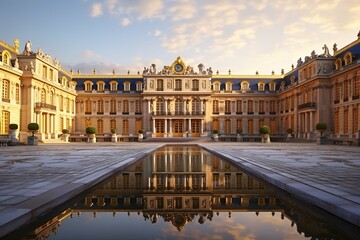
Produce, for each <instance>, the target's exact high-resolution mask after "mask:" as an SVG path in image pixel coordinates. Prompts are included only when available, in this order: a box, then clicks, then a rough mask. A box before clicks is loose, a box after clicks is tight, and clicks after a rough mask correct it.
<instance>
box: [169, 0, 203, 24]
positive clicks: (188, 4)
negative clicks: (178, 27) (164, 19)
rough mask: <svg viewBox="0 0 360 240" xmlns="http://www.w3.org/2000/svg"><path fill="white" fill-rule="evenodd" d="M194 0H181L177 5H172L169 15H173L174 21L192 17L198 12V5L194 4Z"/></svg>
mask: <svg viewBox="0 0 360 240" xmlns="http://www.w3.org/2000/svg"><path fill="white" fill-rule="evenodd" d="M193 3H194V1H188V0H185V1H179V2H178V4H177V5H175V6H173V7H171V8H170V9H169V11H168V15H169V16H171V19H172V20H173V21H180V20H184V19H191V18H193V17H194V16H195V14H196V13H197V9H196V6H195V5H193Z"/></svg>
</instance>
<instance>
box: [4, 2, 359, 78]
mask: <svg viewBox="0 0 360 240" xmlns="http://www.w3.org/2000/svg"><path fill="white" fill-rule="evenodd" d="M1 9H2V21H1V23H0V25H1V33H0V40H3V41H5V42H7V43H11V44H12V42H13V40H14V39H15V38H19V40H20V44H21V49H20V50H21V51H22V50H23V48H24V44H25V42H26V41H27V40H30V41H31V42H32V50H34V51H37V50H38V48H41V49H42V50H43V51H44V52H45V53H47V54H50V55H51V56H52V57H53V58H57V59H58V60H60V62H61V64H62V66H63V68H64V69H66V70H70V69H73V70H74V71H77V70H78V69H80V71H81V72H82V73H92V70H93V69H94V68H96V70H97V72H98V73H111V72H112V69H115V71H116V73H118V74H125V73H126V72H127V70H130V72H131V73H135V72H137V71H140V72H142V70H143V68H144V67H149V66H150V65H151V64H152V63H155V64H157V66H158V68H161V67H162V66H164V65H170V64H171V63H172V62H173V61H174V60H175V59H176V57H177V56H181V57H182V58H183V60H184V62H185V63H186V64H188V65H191V66H193V67H195V68H196V66H197V65H198V64H199V63H203V64H204V65H205V67H212V69H213V70H214V71H217V70H218V71H219V72H220V74H227V72H228V70H229V69H231V72H232V74H255V72H256V71H257V70H258V71H259V73H260V74H271V71H272V70H274V71H275V73H276V74H280V71H281V69H284V70H285V72H287V71H290V69H291V64H294V65H296V62H297V59H299V58H300V57H302V59H304V57H305V56H307V55H310V53H311V51H312V50H315V51H316V53H317V54H320V53H323V50H322V49H321V48H322V46H323V45H324V44H327V46H328V47H329V49H330V53H332V46H333V44H334V43H337V45H338V48H342V47H344V46H345V45H347V44H348V43H350V42H352V41H354V40H356V39H357V36H356V35H357V33H358V32H359V30H360V17H359V12H360V2H359V1H358V0H327V1H323V0H303V1H297V0H252V1H246V0H221V1H219V0H217V1H215V0H31V1H22V0H1ZM5 19H6V21H5Z"/></svg>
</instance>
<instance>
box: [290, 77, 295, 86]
mask: <svg viewBox="0 0 360 240" xmlns="http://www.w3.org/2000/svg"><path fill="white" fill-rule="evenodd" d="M294 83H295V76H291V77H290V84H291V85H294Z"/></svg>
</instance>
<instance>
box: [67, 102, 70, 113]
mask: <svg viewBox="0 0 360 240" xmlns="http://www.w3.org/2000/svg"><path fill="white" fill-rule="evenodd" d="M66 112H68V113H69V112H70V98H66Z"/></svg>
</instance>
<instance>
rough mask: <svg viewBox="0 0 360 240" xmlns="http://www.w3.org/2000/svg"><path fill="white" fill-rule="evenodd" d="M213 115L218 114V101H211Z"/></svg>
mask: <svg viewBox="0 0 360 240" xmlns="http://www.w3.org/2000/svg"><path fill="white" fill-rule="evenodd" d="M213 114H219V101H218V100H214V101H213Z"/></svg>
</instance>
